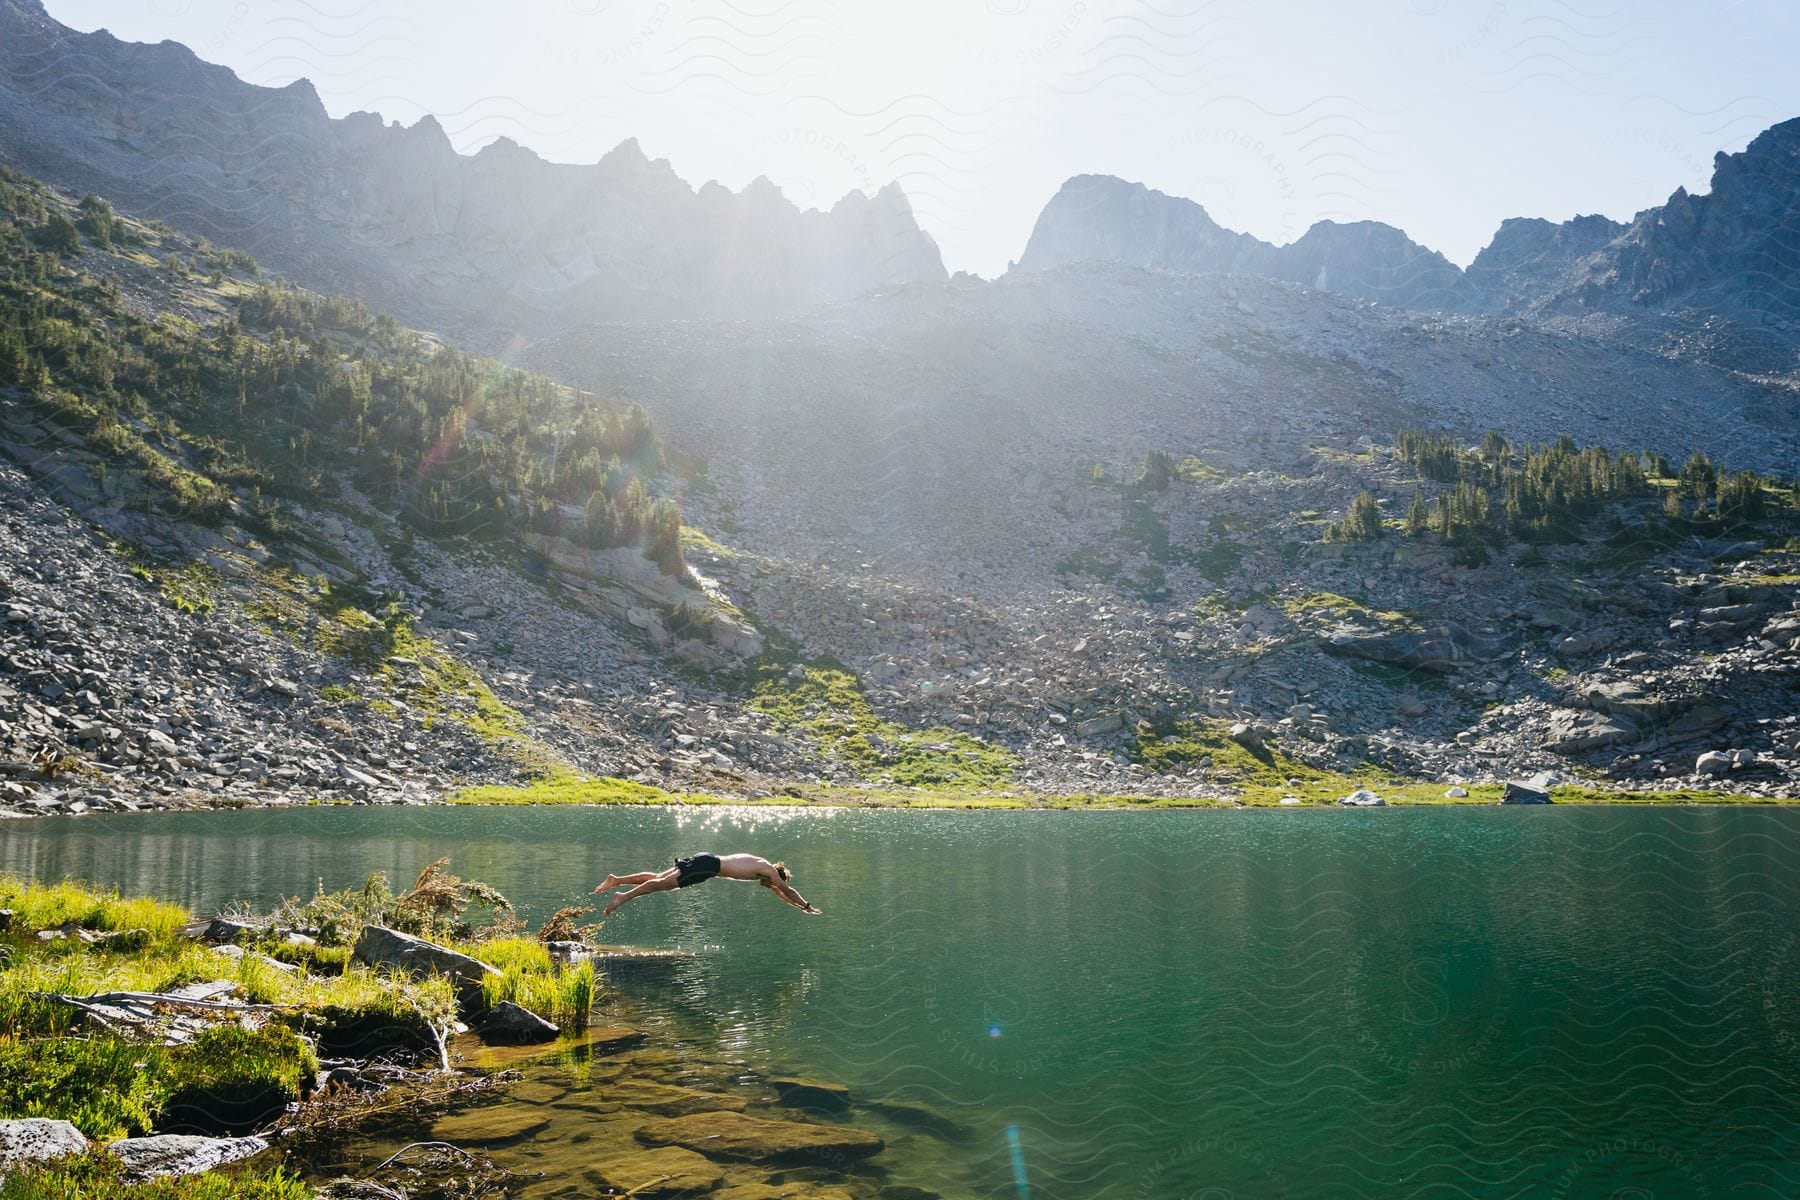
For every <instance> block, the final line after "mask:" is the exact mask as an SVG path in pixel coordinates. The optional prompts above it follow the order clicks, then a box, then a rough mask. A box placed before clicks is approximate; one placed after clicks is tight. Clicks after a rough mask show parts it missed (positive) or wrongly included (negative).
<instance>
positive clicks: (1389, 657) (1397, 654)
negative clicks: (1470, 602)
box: [1325, 625, 1499, 675]
mask: <svg viewBox="0 0 1800 1200" xmlns="http://www.w3.org/2000/svg"><path fill="white" fill-rule="evenodd" d="M1325 649H1326V650H1328V651H1330V652H1331V653H1333V654H1338V655H1344V656H1348V657H1351V658H1362V659H1367V660H1368V661H1370V662H1379V663H1388V664H1390V665H1392V666H1396V667H1407V668H1410V669H1413V670H1418V671H1431V672H1433V673H1435V674H1440V675H1441V674H1444V673H1446V672H1448V671H1453V670H1455V669H1456V668H1457V666H1458V665H1459V664H1461V663H1464V662H1468V661H1470V660H1472V659H1477V658H1486V657H1491V656H1492V655H1493V654H1494V653H1496V652H1497V650H1498V649H1499V647H1498V645H1497V644H1495V643H1492V642H1490V641H1488V640H1486V639H1483V638H1478V637H1476V636H1475V635H1474V634H1472V633H1470V632H1469V631H1468V630H1466V629H1464V628H1463V627H1462V626H1460V625H1445V626H1442V627H1440V628H1437V629H1429V630H1369V629H1363V628H1360V627H1356V626H1348V625H1346V626H1340V627H1339V628H1337V629H1336V630H1333V631H1332V632H1331V633H1329V634H1327V635H1326V637H1325Z"/></svg>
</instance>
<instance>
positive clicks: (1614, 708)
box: [1576, 679, 1680, 722]
mask: <svg viewBox="0 0 1800 1200" xmlns="http://www.w3.org/2000/svg"><path fill="white" fill-rule="evenodd" d="M1576 701H1577V703H1579V704H1581V705H1582V706H1584V707H1586V708H1592V709H1596V710H1598V711H1600V712H1603V713H1612V714H1614V715H1615V716H1621V717H1624V718H1626V719H1627V720H1631V721H1640V722H1642V721H1656V720H1660V719H1661V718H1663V717H1666V716H1668V715H1670V714H1671V713H1673V712H1674V711H1675V710H1676V709H1677V708H1679V707H1680V701H1678V700H1675V699H1672V698H1670V697H1668V696H1659V695H1655V694H1652V693H1651V692H1650V690H1649V689H1648V688H1646V687H1645V686H1644V685H1643V684H1641V683H1639V682H1638V681H1637V680H1635V679H1613V680H1608V681H1607V682H1605V683H1592V684H1586V685H1584V686H1582V687H1581V688H1579V689H1578V690H1577V692H1576Z"/></svg>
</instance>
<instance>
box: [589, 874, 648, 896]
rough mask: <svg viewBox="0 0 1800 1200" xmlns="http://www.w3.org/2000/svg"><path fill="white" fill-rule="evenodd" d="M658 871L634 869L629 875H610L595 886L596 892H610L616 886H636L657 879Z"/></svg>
mask: <svg viewBox="0 0 1800 1200" xmlns="http://www.w3.org/2000/svg"><path fill="white" fill-rule="evenodd" d="M657 874H658V872H656V871H633V872H632V873H631V874H629V875H608V876H607V877H606V882H605V883H603V884H601V885H600V886H599V887H597V888H595V889H594V890H595V891H596V892H610V891H612V890H613V889H614V888H622V887H636V886H637V885H638V884H640V883H649V882H650V881H651V880H652V879H655V878H656V876H657Z"/></svg>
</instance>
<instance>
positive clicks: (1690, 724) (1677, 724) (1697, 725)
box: [1663, 704, 1731, 742]
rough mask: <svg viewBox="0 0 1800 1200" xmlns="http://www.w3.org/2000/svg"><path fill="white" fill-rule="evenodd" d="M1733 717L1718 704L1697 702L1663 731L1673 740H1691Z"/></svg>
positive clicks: (1703, 735)
mask: <svg viewBox="0 0 1800 1200" xmlns="http://www.w3.org/2000/svg"><path fill="white" fill-rule="evenodd" d="M1730 719H1731V718H1730V717H1729V716H1728V715H1727V714H1726V712H1725V710H1724V709H1722V708H1720V707H1719V706H1718V705H1716V704H1696V705H1695V706H1694V707H1693V708H1690V709H1688V711H1686V712H1684V713H1682V714H1681V715H1680V716H1679V717H1676V718H1675V719H1674V720H1673V721H1670V722H1669V724H1668V728H1666V729H1665V730H1664V731H1663V732H1664V733H1665V734H1667V735H1668V738H1669V740H1670V741H1671V742H1691V741H1693V740H1694V739H1695V738H1699V737H1705V736H1706V735H1707V734H1709V733H1711V732H1712V731H1713V730H1715V729H1717V728H1718V727H1719V726H1721V725H1723V724H1725V722H1726V721H1728V720H1730Z"/></svg>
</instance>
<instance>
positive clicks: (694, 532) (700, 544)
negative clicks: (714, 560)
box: [681, 525, 738, 562]
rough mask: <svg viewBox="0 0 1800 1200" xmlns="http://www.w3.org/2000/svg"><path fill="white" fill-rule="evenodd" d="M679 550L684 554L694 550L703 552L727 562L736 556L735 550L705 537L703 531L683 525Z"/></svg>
mask: <svg viewBox="0 0 1800 1200" xmlns="http://www.w3.org/2000/svg"><path fill="white" fill-rule="evenodd" d="M681 549H682V552H683V553H684V554H686V553H691V552H692V551H695V550H701V551H705V552H706V553H708V554H712V555H716V556H717V557H719V558H722V559H725V560H726V561H727V562H729V561H731V560H732V559H734V558H736V557H737V556H738V552H737V551H736V550H733V549H732V548H731V547H729V546H726V545H722V544H721V543H719V542H717V541H714V540H713V539H712V538H711V537H708V536H707V534H706V531H705V530H702V529H696V528H695V527H694V526H692V525H683V526H682V527H681Z"/></svg>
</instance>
